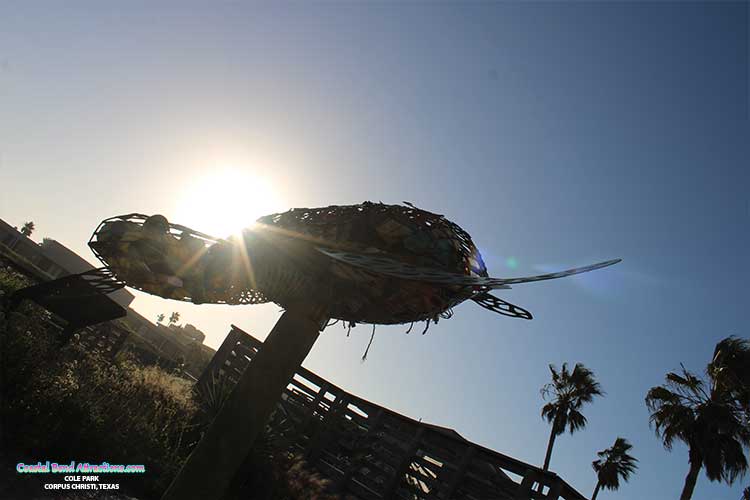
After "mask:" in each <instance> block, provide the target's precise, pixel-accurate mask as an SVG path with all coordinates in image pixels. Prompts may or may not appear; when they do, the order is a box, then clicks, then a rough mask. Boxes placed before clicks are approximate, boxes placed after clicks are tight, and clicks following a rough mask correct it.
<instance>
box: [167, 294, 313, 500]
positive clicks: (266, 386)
mask: <svg viewBox="0 0 750 500" xmlns="http://www.w3.org/2000/svg"><path fill="white" fill-rule="evenodd" d="M322 320H323V314H322V312H321V311H320V310H319V309H316V308H313V307H310V306H304V305H299V306H296V307H293V308H289V309H287V311H286V312H284V314H283V315H282V316H281V318H280V319H279V321H278V322H277V323H276V326H274V328H273V330H272V331H271V333H270V334H269V335H268V338H267V339H266V341H265V342H264V343H263V347H262V348H261V349H260V351H259V352H258V354H256V356H255V358H254V359H253V360H252V362H251V363H250V364H249V365H248V367H247V369H246V370H245V372H244V373H243V374H242V377H241V378H240V380H239V382H238V383H237V385H236V386H235V388H234V390H233V391H232V393H231V394H230V396H229V399H228V400H227V401H226V403H225V404H224V406H223V407H222V409H221V411H220V412H219V414H218V415H217V416H216V418H215V419H214V421H213V423H212V424H211V426H210V427H209V429H208V431H207V432H206V434H205V436H204V437H203V439H201V441H200V442H199V443H198V446H196V448H195V450H193V452H192V453H191V454H190V456H189V457H188V459H187V461H186V462H185V464H184V465H183V466H182V469H181V470H180V472H179V473H178V474H177V477H175V479H174V481H173V482H172V484H171V485H170V486H169V488H168V489H167V491H166V492H165V493H164V496H163V497H162V500H193V499H195V500H212V499H217V500H218V499H220V498H222V497H223V496H224V495H225V494H226V493H227V490H228V489H229V485H230V484H231V482H232V479H233V477H234V475H235V474H236V472H237V471H238V469H239V468H240V467H241V465H242V463H243V462H244V460H245V458H246V457H247V455H248V453H249V452H250V450H251V449H252V447H253V445H254V444H255V439H256V438H257V437H258V435H259V434H260V433H261V432H263V430H264V428H265V425H266V422H267V421H268V417H269V416H270V415H271V413H272V412H273V410H274V408H276V405H277V403H278V401H279V399H280V397H281V393H282V392H283V390H284V389H285V388H286V386H287V384H288V383H289V380H290V379H291V378H292V376H293V375H294V372H295V370H297V369H298V368H299V366H300V364H301V363H302V361H303V360H304V359H305V357H307V354H308V353H309V352H310V349H312V346H313V344H314V343H315V341H316V340H317V338H318V335H319V334H320V331H319V329H320V325H321V322H322Z"/></svg>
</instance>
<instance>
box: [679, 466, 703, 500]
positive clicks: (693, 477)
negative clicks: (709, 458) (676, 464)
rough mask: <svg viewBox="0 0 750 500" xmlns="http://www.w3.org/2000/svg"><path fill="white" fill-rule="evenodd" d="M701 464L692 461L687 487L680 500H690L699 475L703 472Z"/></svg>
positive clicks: (686, 482) (686, 479)
mask: <svg viewBox="0 0 750 500" xmlns="http://www.w3.org/2000/svg"><path fill="white" fill-rule="evenodd" d="M701 465H702V464H701V462H699V461H697V460H691V461H690V470H689V471H688V475H687V477H686V478H685V487H684V488H683V489H682V495H680V500H690V499H691V498H692V496H693V490H694V489H695V482H696V481H697V480H698V473H699V472H700V471H701Z"/></svg>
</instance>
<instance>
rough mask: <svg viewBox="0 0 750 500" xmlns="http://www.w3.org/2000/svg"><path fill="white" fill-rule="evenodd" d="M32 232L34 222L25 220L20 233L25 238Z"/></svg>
mask: <svg viewBox="0 0 750 500" xmlns="http://www.w3.org/2000/svg"><path fill="white" fill-rule="evenodd" d="M33 232H34V223H33V222H32V221H29V222H25V223H24V224H23V227H22V228H21V234H22V235H24V236H26V237H27V238H28V237H29V236H31V233H33Z"/></svg>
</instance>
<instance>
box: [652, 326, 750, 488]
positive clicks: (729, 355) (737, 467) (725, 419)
mask: <svg viewBox="0 0 750 500" xmlns="http://www.w3.org/2000/svg"><path fill="white" fill-rule="evenodd" d="M714 353H715V354H714V358H713V360H712V361H711V363H709V365H708V367H707V370H706V373H707V375H708V382H710V383H709V384H707V383H706V382H705V381H704V380H701V379H700V378H698V377H697V376H696V375H694V374H693V373H691V372H689V371H688V370H687V369H685V367H684V366H682V372H681V374H677V373H674V372H670V373H667V376H666V383H665V384H664V385H660V386H658V387H653V388H652V389H651V390H650V391H648V394H647V395H646V406H647V407H648V409H649V410H650V411H651V424H652V425H654V427H655V430H656V435H657V436H659V437H660V438H661V440H662V443H663V444H664V447H665V448H666V449H667V450H671V449H672V444H673V443H674V441H675V440H678V441H682V442H684V443H685V444H687V446H688V461H689V464H690V468H689V470H688V474H687V476H686V478H685V485H684V487H683V490H682V495H681V496H680V500H688V499H690V498H691V497H692V495H693V490H694V489H695V483H696V481H697V480H698V474H699V472H700V470H701V469H702V468H705V469H706V476H708V479H710V480H711V481H724V482H726V483H728V484H732V483H733V482H734V481H735V480H736V479H737V478H738V477H740V476H742V475H743V474H744V473H745V472H746V471H747V469H748V463H747V459H746V458H745V455H744V453H743V447H748V446H750V426H749V425H748V421H749V420H748V417H750V411H748V405H747V402H746V400H745V397H746V396H747V393H748V388H749V387H748V385H747V384H746V382H747V379H746V378H745V377H746V375H747V374H746V372H747V369H748V368H747V366H746V365H745V366H743V365H742V362H741V360H743V359H744V360H745V361H747V360H748V359H750V358H748V353H750V344H749V343H748V341H747V340H744V339H737V338H735V337H729V338H727V339H724V340H722V341H721V342H719V343H718V344H717V345H716V350H715V351H714ZM707 387H709V388H708V389H707Z"/></svg>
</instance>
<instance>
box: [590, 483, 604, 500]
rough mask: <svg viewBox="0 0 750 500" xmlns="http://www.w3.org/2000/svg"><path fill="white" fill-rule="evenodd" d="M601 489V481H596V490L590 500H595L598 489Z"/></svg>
mask: <svg viewBox="0 0 750 500" xmlns="http://www.w3.org/2000/svg"><path fill="white" fill-rule="evenodd" d="M601 487H602V483H601V481H597V482H596V488H594V494H593V495H591V500H596V495H598V494H599V488H601Z"/></svg>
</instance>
